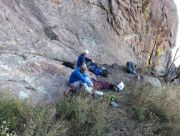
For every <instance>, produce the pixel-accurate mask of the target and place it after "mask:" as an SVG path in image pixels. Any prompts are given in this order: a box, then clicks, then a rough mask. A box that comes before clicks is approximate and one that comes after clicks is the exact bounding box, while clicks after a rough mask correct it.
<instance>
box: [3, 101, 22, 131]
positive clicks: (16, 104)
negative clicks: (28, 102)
mask: <svg viewBox="0 0 180 136" xmlns="http://www.w3.org/2000/svg"><path fill="white" fill-rule="evenodd" d="M23 106H24V105H23V104H22V103H21V102H20V101H17V100H8V99H1V100H0V126H1V128H2V127H3V128H6V132H7V133H9V132H12V131H14V130H17V129H21V128H22V127H23V126H24V123H25V118H24V112H23ZM1 131H3V130H2V129H1Z"/></svg>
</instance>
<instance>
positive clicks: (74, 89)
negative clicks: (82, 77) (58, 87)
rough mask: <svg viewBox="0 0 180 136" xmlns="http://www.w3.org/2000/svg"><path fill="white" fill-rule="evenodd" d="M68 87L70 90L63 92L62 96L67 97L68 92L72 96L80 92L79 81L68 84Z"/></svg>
mask: <svg viewBox="0 0 180 136" xmlns="http://www.w3.org/2000/svg"><path fill="white" fill-rule="evenodd" d="M70 87H71V89H69V90H67V91H65V92H64V96H68V95H69V93H70V92H71V93H72V94H74V93H77V91H79V90H80V87H81V82H80V81H76V82H74V83H72V84H70Z"/></svg>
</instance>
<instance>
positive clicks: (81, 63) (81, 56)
mask: <svg viewBox="0 0 180 136" xmlns="http://www.w3.org/2000/svg"><path fill="white" fill-rule="evenodd" d="M83 63H86V57H85V55H84V54H81V55H80V56H79V57H78V60H77V67H81V66H82V65H83Z"/></svg>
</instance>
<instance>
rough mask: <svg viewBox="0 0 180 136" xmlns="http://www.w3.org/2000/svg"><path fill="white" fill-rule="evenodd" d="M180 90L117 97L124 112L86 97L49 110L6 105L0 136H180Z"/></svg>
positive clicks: (138, 90)
mask: <svg viewBox="0 0 180 136" xmlns="http://www.w3.org/2000/svg"><path fill="white" fill-rule="evenodd" d="M129 90H131V91H129ZM179 90H180V88H177V87H172V86H171V87H167V86H166V87H163V88H160V89H157V88H152V87H151V86H149V85H141V86H140V85H132V86H127V87H126V89H125V91H124V92H123V93H117V94H116V96H117V97H118V99H119V100H120V101H123V102H122V103H121V104H122V105H123V106H122V107H123V108H120V109H116V108H112V107H110V106H109V105H108V103H107V101H106V99H96V100H93V99H92V98H89V97H88V96H82V95H80V96H75V97H72V98H65V99H62V100H60V101H59V102H58V103H57V104H56V105H46V107H42V106H27V105H25V104H24V103H22V102H19V101H17V100H7V99H2V100H0V125H1V127H0V135H2V136H7V135H12V136H17V135H18V136H22V135H23V136H71V135H79V136H101V135H104V136H111V135H122V136H123V135H128V136H131V135H133V136H169V135H171V136H179V134H180V92H179ZM105 94H108V93H105Z"/></svg>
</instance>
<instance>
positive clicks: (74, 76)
mask: <svg viewBox="0 0 180 136" xmlns="http://www.w3.org/2000/svg"><path fill="white" fill-rule="evenodd" d="M76 81H82V82H83V83H87V84H88V85H93V83H92V81H91V80H90V78H89V77H88V76H87V75H85V74H82V73H81V71H80V68H76V69H75V70H74V71H73V72H72V73H71V76H70V79H69V83H70V84H72V83H74V82H76Z"/></svg>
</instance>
